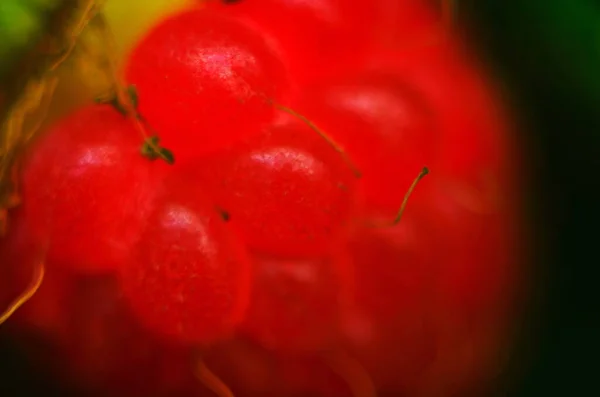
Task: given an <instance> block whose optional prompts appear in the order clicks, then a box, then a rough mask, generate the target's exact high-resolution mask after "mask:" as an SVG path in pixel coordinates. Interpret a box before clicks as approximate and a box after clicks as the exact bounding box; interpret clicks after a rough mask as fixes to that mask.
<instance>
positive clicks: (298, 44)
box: [208, 0, 382, 82]
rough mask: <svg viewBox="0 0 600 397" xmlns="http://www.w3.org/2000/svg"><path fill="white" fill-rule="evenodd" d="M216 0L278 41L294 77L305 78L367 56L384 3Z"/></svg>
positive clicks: (333, 69)
mask: <svg viewBox="0 0 600 397" xmlns="http://www.w3.org/2000/svg"><path fill="white" fill-rule="evenodd" d="M219 3H220V2H213V4H209V5H208V6H209V8H216V9H219V10H220V11H222V12H224V13H227V14H229V15H232V16H235V17H237V18H239V19H240V20H242V21H244V22H245V23H246V24H248V25H250V26H252V27H254V28H255V29H256V30H258V31H260V32H261V33H263V34H264V35H265V37H267V38H268V39H269V40H270V41H272V42H273V43H275V44H276V45H277V46H278V48H279V50H280V52H281V53H282V55H283V57H284V59H285V60H286V61H287V63H288V65H289V67H290V70H291V73H292V75H293V76H294V78H296V79H299V80H300V81H301V82H305V81H307V80H311V79H313V78H315V77H319V76H326V75H331V74H332V73H335V72H336V70H337V69H338V68H339V67H343V66H344V64H345V63H347V62H351V61H353V60H354V59H355V58H356V57H359V58H361V57H362V56H364V53H365V52H366V49H367V48H368V45H369V44H371V42H372V40H373V37H374V33H375V27H376V25H377V23H378V20H379V17H380V12H381V10H382V5H381V4H379V2H378V1H360V2H353V1H347V0H303V1H295V0H245V1H240V2H239V3H235V4H225V5H223V4H219Z"/></svg>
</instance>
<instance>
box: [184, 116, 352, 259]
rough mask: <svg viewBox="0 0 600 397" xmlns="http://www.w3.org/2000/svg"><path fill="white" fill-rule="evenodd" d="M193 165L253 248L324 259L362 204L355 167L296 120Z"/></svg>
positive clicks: (274, 253) (262, 251)
mask: <svg viewBox="0 0 600 397" xmlns="http://www.w3.org/2000/svg"><path fill="white" fill-rule="evenodd" d="M194 168H195V170H196V173H197V175H198V179H199V180H200V181H201V184H202V186H204V187H205V188H206V191H207V192H209V193H210V194H211V195H212V197H213V198H214V200H215V202H216V203H217V204H218V205H219V206H220V207H221V208H224V209H226V210H227V211H228V212H229V213H230V214H231V217H232V219H234V220H235V221H236V226H237V228H238V230H239V231H240V233H241V235H242V237H243V239H244V242H245V243H246V244H247V245H248V247H249V248H250V249H251V250H253V251H256V252H258V253H265V254H270V255H280V256H282V255H286V256H297V257H311V256H315V255H317V256H318V255H321V254H324V253H327V252H328V251H329V249H330V247H331V246H332V245H333V244H334V243H335V241H336V240H339V239H341V238H343V237H344V235H345V234H346V232H347V230H346V229H347V228H348V221H349V219H350V217H351V215H352V211H353V209H354V206H355V199H356V197H355V189H354V186H355V182H356V179H355V177H354V175H353V174H352V169H351V168H350V167H349V165H348V164H347V163H346V162H345V161H344V159H343V158H342V157H341V156H340V154H339V153H337V152H336V151H335V150H334V149H333V148H332V147H331V146H330V145H329V144H328V143H327V142H326V141H325V140H324V139H322V138H321V137H320V136H319V135H318V134H316V133H315V132H314V131H313V130H311V129H310V128H309V127H308V126H307V125H305V124H304V123H302V122H300V121H298V120H291V121H289V122H287V123H285V124H281V125H275V126H272V127H271V128H269V129H267V130H265V131H264V132H263V134H262V135H259V136H256V137H254V138H253V139H249V140H247V141H245V142H244V143H243V144H240V145H237V146H235V147H232V148H230V150H228V151H227V152H222V153H219V154H218V156H212V157H210V158H206V159H203V160H202V161H199V162H198V163H197V164H194Z"/></svg>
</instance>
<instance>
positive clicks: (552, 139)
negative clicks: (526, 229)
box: [0, 0, 600, 397]
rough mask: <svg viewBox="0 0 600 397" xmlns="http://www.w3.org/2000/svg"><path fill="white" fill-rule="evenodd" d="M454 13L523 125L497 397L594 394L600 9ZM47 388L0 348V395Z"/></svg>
mask: <svg viewBox="0 0 600 397" xmlns="http://www.w3.org/2000/svg"><path fill="white" fill-rule="evenodd" d="M352 1H353V0H352ZM458 15H460V19H461V22H462V23H461V25H462V26H466V29H467V30H468V32H469V37H472V38H473V39H474V40H475V42H476V45H477V46H478V47H479V52H480V53H481V55H482V57H483V58H484V59H485V60H486V61H487V62H488V63H489V65H490V67H491V68H492V70H493V71H494V72H495V73H496V74H497V75H498V76H499V78H500V81H501V82H502V83H503V86H504V89H505V90H506V92H507V94H508V97H509V98H510V100H511V102H512V104H513V106H514V108H515V109H516V110H517V111H518V113H519V115H520V117H521V118H522V120H523V123H522V125H523V127H522V129H521V131H520V134H521V135H522V140H523V144H524V148H525V154H526V156H527V160H528V161H527V162H526V164H527V167H528V168H527V169H526V170H524V174H525V175H528V177H529V178H528V179H529V180H528V181H527V185H528V188H529V189H528V190H529V195H528V197H527V200H526V206H527V208H528V213H529V216H530V220H531V222H532V224H533V226H534V239H533V248H534V249H533V255H534V261H533V263H534V265H535V266H534V269H533V270H534V273H533V277H532V281H533V285H534V288H533V289H532V293H531V294H530V295H529V297H530V301H529V302H527V303H528V304H527V305H526V311H525V314H526V320H527V321H526V322H525V324H526V327H525V328H524V330H523V333H522V334H521V337H520V340H519V343H518V345H517V348H516V349H515V354H513V355H512V362H511V365H510V366H509V369H508V371H507V373H506V374H504V375H503V378H502V381H501V382H500V387H499V390H498V393H497V395H498V396H519V397H521V396H523V397H529V396H560V395H563V396H580V395H582V396H583V395H600V383H599V382H598V381H597V380H596V378H600V364H598V360H599V359H600V343H599V342H598V338H599V337H600V299H599V298H598V295H599V294H600V292H599V290H600V288H598V281H599V280H600V255H599V254H598V253H599V252H600V250H599V249H598V247H599V246H600V232H598V227H599V225H600V209H599V206H600V174H599V172H600V4H599V2H598V1H592V0H545V1H542V0H521V1H519V0H515V1H506V0H462V1H460V7H459V9H458ZM46 381H47V380H44V379H39V378H37V376H35V374H33V373H32V372H31V371H30V370H29V369H28V368H27V366H26V364H25V363H24V362H22V361H21V360H20V359H19V357H18V355H17V354H16V352H14V351H13V350H12V349H11V346H10V345H8V344H7V343H6V342H5V341H1V340H0V397H10V396H24V395H34V396H35V395H43V396H44V397H51V396H54V395H56V396H58V395H60V394H59V392H58V391H53V390H51V389H52V388H50V387H49V384H48V385H45V383H46ZM34 382H35V383H38V386H39V384H40V383H41V384H44V387H43V389H40V388H39V387H34V384H33V383H34ZM46 386H48V387H46ZM34 389H35V390H37V392H34ZM40 390H43V393H40ZM482 397H486V396H482Z"/></svg>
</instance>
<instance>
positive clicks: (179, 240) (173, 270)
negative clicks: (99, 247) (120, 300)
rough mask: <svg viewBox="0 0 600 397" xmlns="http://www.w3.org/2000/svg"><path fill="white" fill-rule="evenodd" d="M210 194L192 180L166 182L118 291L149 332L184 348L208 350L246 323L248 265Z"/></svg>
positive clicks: (182, 177) (176, 177) (185, 177)
mask: <svg viewBox="0 0 600 397" xmlns="http://www.w3.org/2000/svg"><path fill="white" fill-rule="evenodd" d="M228 226H229V225H227V224H226V223H225V222H224V221H223V219H222V218H221V214H220V213H219V212H218V211H217V209H216V208H215V206H214V205H213V204H211V203H210V202H209V201H208V200H207V199H206V198H205V189H204V187H203V186H202V185H200V184H199V183H198V182H197V181H196V180H195V179H192V178H189V177H188V175H187V174H173V175H171V176H170V177H168V178H167V179H166V180H165V184H164V185H163V186H162V187H161V188H160V190H159V193H158V196H157V198H156V199H155V201H154V202H153V204H152V210H151V211H150V212H149V214H148V222H147V224H146V228H145V229H144V230H143V231H142V234H141V238H140V240H139V242H138V244H137V245H136V246H135V247H134V252H133V256H132V259H131V260H130V261H129V262H128V263H127V264H126V266H123V268H122V271H121V285H122V288H123V290H124V293H125V295H126V297H127V299H128V301H129V302H130V304H131V307H132V309H133V312H134V313H135V315H136V316H137V317H138V318H139V319H140V320H141V322H142V323H143V324H144V325H145V326H146V327H148V329H150V330H152V331H154V332H156V333H158V334H162V335H163V336H166V337H169V338H171V339H173V340H174V341H177V342H183V343H211V342H213V341H215V340H217V339H220V338H222V337H224V336H227V335H228V334H229V333H230V332H232V331H233V329H234V327H235V326H237V325H238V324H239V323H240V322H241V321H242V320H243V316H244V314H245V311H246V307H247V305H248V298H249V294H250V262H249V259H248V257H247V255H246V252H245V249H244V248H243V247H242V246H241V245H240V244H239V242H238V240H237V239H236V236H235V235H234V233H233V232H232V231H231V230H230V228H229V227H228Z"/></svg>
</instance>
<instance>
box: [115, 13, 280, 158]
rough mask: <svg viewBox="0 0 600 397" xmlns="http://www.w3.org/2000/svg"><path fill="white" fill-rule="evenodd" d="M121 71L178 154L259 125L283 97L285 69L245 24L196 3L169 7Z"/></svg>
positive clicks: (209, 147) (195, 152) (193, 153)
mask: <svg viewBox="0 0 600 397" xmlns="http://www.w3.org/2000/svg"><path fill="white" fill-rule="evenodd" d="M127 77H128V79H129V81H130V82H131V83H132V84H134V85H135V86H136V88H137V90H138V94H139V109H140V112H141V113H142V115H143V116H144V117H145V118H146V119H147V120H148V121H149V123H150V125H152V127H153V128H154V129H156V131H158V134H159V135H160V137H161V139H162V143H163V144H164V146H165V147H167V148H169V149H170V150H172V151H173V152H174V154H175V157H176V159H177V161H183V162H185V161H187V160H189V159H190V158H194V157H197V156H200V155H201V154H203V153H206V152H211V151H214V150H217V149H220V148H223V147H227V146H228V145H230V144H232V143H234V142H236V141H238V140H239V139H240V138H242V137H245V136H248V135H251V134H254V133H258V132H259V131H260V126H261V125H262V124H264V123H266V122H269V121H270V120H271V119H272V118H273V117H274V113H275V109H274V107H273V106H272V105H271V102H270V101H271V100H274V101H276V102H278V101H282V100H283V98H284V97H285V95H286V92H287V90H288V87H287V84H288V83H287V75H286V71H285V70H284V66H283V64H282V63H281V61H280V60H279V58H278V56H277V54H276V53H275V52H274V51H273V50H272V49H271V47H270V46H269V45H268V44H267V43H266V42H265V40H264V39H263V38H262V37H261V36H260V35H259V34H258V33H256V32H254V31H253V30H252V29H249V28H247V27H245V26H244V25H242V24H240V23H239V22H237V21H235V20H232V19H230V18H227V17H225V16H223V15H218V14H215V13H211V12H208V11H206V10H201V9H193V10H189V11H184V12H182V13H179V14H176V15H174V16H172V17H170V18H168V19H166V20H164V21H163V22H162V23H160V24H159V25H158V26H156V27H155V28H154V29H152V30H151V31H150V32H149V33H148V34H147V36H146V37H144V38H143V40H142V41H141V42H140V43H139V45H138V46H137V47H136V48H135V49H134V50H133V52H132V54H131V58H130V59H129V64H128V67H127Z"/></svg>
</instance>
